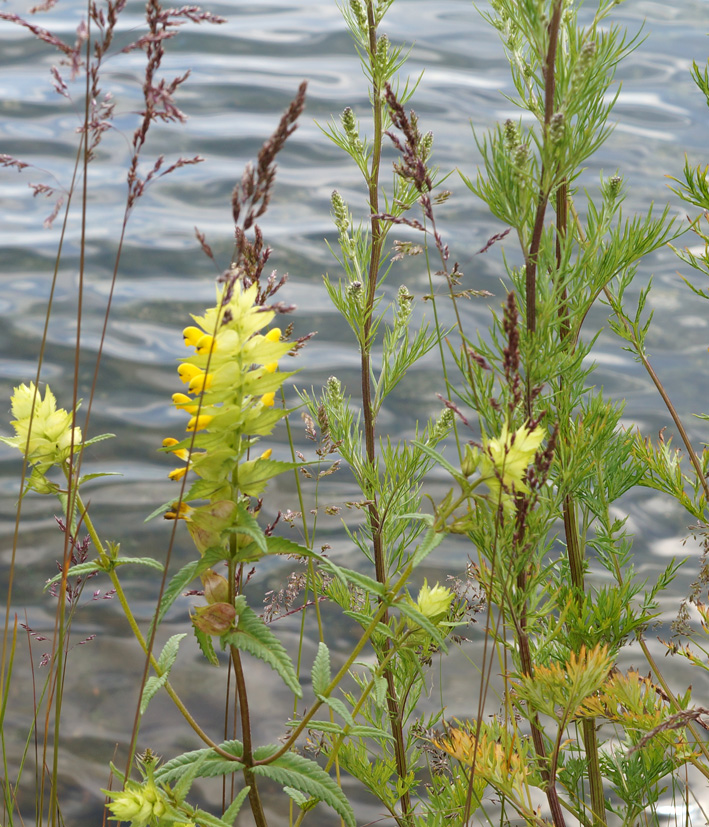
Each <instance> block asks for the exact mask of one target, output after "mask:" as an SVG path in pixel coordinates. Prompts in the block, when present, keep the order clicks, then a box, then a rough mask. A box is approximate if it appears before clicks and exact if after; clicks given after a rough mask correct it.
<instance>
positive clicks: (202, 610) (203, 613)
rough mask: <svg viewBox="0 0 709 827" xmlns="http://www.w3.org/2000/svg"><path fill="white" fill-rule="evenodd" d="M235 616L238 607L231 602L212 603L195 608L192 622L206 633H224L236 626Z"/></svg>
mask: <svg viewBox="0 0 709 827" xmlns="http://www.w3.org/2000/svg"><path fill="white" fill-rule="evenodd" d="M235 618H236V609H235V608H234V607H233V606H232V605H231V603H212V604H210V605H209V606H200V607H199V608H198V609H195V613H194V614H193V615H192V623H193V625H194V626H195V628H197V629H199V631H200V632H204V634H206V635H223V634H225V633H226V632H228V631H229V630H230V629H233V628H234V619H235Z"/></svg>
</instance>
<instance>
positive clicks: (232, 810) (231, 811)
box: [222, 787, 251, 827]
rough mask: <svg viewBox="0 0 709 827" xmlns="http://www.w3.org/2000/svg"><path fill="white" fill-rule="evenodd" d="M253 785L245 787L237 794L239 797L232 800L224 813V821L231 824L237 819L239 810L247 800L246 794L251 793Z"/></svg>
mask: <svg viewBox="0 0 709 827" xmlns="http://www.w3.org/2000/svg"><path fill="white" fill-rule="evenodd" d="M250 790H251V787H244V789H243V790H241V792H240V793H239V795H237V797H236V798H235V799H234V800H233V801H232V802H231V804H230V805H229V806H228V807H227V808H226V810H225V811H224V815H223V816H222V821H225V822H226V823H227V824H229V825H230V827H231V825H232V824H233V823H234V821H235V820H236V817H237V816H238V815H239V810H240V809H241V808H242V806H243V804H244V801H246V796H247V795H248V794H249V791H250Z"/></svg>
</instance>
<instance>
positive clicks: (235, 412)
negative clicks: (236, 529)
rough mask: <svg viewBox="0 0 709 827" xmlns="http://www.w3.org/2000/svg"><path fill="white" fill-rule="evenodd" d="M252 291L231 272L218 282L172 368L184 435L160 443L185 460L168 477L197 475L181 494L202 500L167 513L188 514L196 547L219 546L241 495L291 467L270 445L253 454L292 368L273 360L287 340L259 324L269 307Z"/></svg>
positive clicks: (268, 318)
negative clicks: (274, 457)
mask: <svg viewBox="0 0 709 827" xmlns="http://www.w3.org/2000/svg"><path fill="white" fill-rule="evenodd" d="M257 298H258V285H257V284H252V285H251V286H250V287H244V286H243V285H242V283H241V282H240V281H238V280H236V279H230V280H229V281H227V282H226V284H224V285H222V286H220V287H219V288H218V289H217V302H216V305H215V306H214V307H211V308H209V309H208V310H206V311H205V313H204V315H203V316H192V320H193V322H194V324H193V325H190V326H189V327H186V328H185V329H184V331H183V338H184V341H185V345H186V346H187V347H188V348H190V349H191V350H192V351H193V352H192V353H191V355H189V356H188V357H187V358H186V359H184V360H183V361H182V362H181V364H180V365H179V367H178V369H177V373H178V376H179V378H180V380H181V381H182V383H183V385H184V392H180V393H176V394H174V395H173V403H174V405H175V406H176V408H178V410H181V411H184V412H185V415H186V417H187V422H186V426H185V430H186V432H187V434H188V436H187V437H185V438H184V439H182V440H181V441H178V440H176V439H174V438H172V437H170V438H168V439H166V440H165V441H164V442H163V449H164V450H166V451H170V452H172V453H173V454H175V456H176V457H178V458H179V459H181V460H183V461H184V462H185V463H186V464H185V465H184V466H181V467H179V468H177V469H175V470H174V471H172V472H171V473H170V475H169V476H170V477H171V478H172V479H174V480H179V479H182V477H183V476H185V474H187V473H193V474H194V475H195V476H196V477H197V479H196V480H195V481H194V482H192V485H191V486H190V488H189V490H188V493H187V495H186V497H185V500H186V501H191V500H205V499H206V500H208V501H209V502H208V503H207V504H205V505H201V506H199V507H192V506H190V505H188V504H187V502H183V503H182V504H181V505H180V508H179V509H178V508H177V507H173V508H171V510H170V511H168V512H167V514H166V517H168V519H170V518H172V519H176V518H178V517H180V518H185V519H187V521H188V525H189V528H190V532H191V533H192V536H193V538H194V540H195V543H196V545H197V547H198V548H199V549H200V551H204V550H205V549H206V548H208V547H210V546H213V545H221V541H220V539H219V538H220V537H221V535H222V534H223V532H225V530H227V529H228V528H229V527H230V526H233V525H235V524H236V521H237V520H238V516H237V512H238V508H237V505H238V503H239V499H240V497H244V496H247V497H248V496H252V497H258V496H259V495H260V494H261V493H262V492H263V490H264V488H265V487H266V485H267V483H268V480H269V479H271V477H274V476H276V475H277V474H279V473H281V472H282V471H283V470H284V469H285V468H286V467H290V466H289V465H288V464H287V463H282V462H277V461H275V460H271V458H270V456H271V452H270V450H267V451H264V452H262V453H261V454H259V455H257V456H255V457H254V456H253V455H252V449H253V447H254V446H255V444H256V442H257V441H258V439H259V437H263V436H267V435H268V434H270V433H271V431H272V430H273V428H274V426H275V425H276V423H277V422H278V421H279V420H280V419H281V418H282V417H283V416H284V413H285V412H284V411H283V410H282V409H281V408H279V407H276V406H275V405H274V401H275V393H276V391H277V390H278V389H279V388H280V387H281V385H282V384H283V382H284V381H285V380H286V378H287V377H288V376H290V375H291V374H290V373H285V372H282V371H280V370H279V369H278V361H279V359H281V358H282V357H283V356H285V355H286V353H288V351H289V350H290V349H291V347H292V345H291V344H290V343H288V342H283V341H281V331H280V330H279V328H277V327H271V328H270V329H268V330H265V328H267V327H269V325H270V324H271V322H272V321H273V319H274V316H275V312H274V311H273V310H270V309H268V308H264V307H262V306H260V305H258V304H256V301H257ZM264 331H265V332H264ZM190 449H191V452H190V453H189V454H188V452H189V451H190Z"/></svg>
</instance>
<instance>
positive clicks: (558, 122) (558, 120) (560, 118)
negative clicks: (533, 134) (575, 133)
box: [549, 112, 566, 146]
mask: <svg viewBox="0 0 709 827" xmlns="http://www.w3.org/2000/svg"><path fill="white" fill-rule="evenodd" d="M565 132H566V117H565V115H564V113H563V112H555V113H554V114H553V115H552V116H551V120H550V121H549V140H550V141H551V142H552V143H553V144H554V146H558V145H559V144H560V143H561V142H562V141H563V140H564V134H565Z"/></svg>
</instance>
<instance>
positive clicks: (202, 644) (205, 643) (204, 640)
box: [192, 626, 219, 666]
mask: <svg viewBox="0 0 709 827" xmlns="http://www.w3.org/2000/svg"><path fill="white" fill-rule="evenodd" d="M192 631H193V632H194V636H195V638H196V639H197V645H198V646H199V648H200V651H201V652H202V654H203V655H204V656H205V658H207V660H208V661H209V663H211V664H212V666H219V658H218V657H217V653H216V652H215V651H214V644H213V643H212V637H211V635H208V634H207V633H206V632H202V631H200V630H199V629H198V628H197V627H196V626H192Z"/></svg>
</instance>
